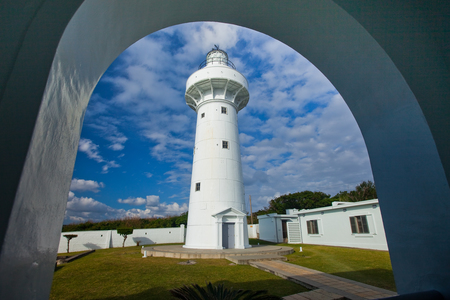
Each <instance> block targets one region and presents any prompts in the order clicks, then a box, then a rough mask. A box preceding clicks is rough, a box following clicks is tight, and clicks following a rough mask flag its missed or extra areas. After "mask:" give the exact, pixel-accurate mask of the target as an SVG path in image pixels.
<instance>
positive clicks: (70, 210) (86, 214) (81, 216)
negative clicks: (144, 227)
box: [64, 192, 188, 224]
mask: <svg viewBox="0 0 450 300" xmlns="http://www.w3.org/2000/svg"><path fill="white" fill-rule="evenodd" d="M159 201H160V199H159V196H155V195H150V196H147V197H146V198H145V199H144V198H140V197H137V198H131V197H130V198H128V199H125V200H122V199H119V200H118V202H119V203H127V204H131V205H143V204H145V205H146V207H145V209H138V208H132V209H129V210H125V209H117V208H113V207H111V206H108V205H106V204H104V203H101V202H99V201H97V200H95V199H93V198H87V197H81V198H78V197H76V196H75V194H74V193H72V192H70V193H69V197H68V202H67V208H66V216H65V219H64V223H65V224H68V223H71V222H86V221H88V220H92V221H94V222H98V221H101V220H105V219H122V218H125V217H139V218H154V217H165V216H173V215H179V214H181V213H183V212H186V211H187V210H188V206H187V204H186V203H184V204H182V205H179V204H178V203H175V202H173V203H171V204H167V203H165V202H163V203H160V202H159ZM137 203H142V204H137Z"/></svg>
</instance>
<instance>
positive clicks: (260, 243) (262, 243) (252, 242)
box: [248, 239, 290, 246]
mask: <svg viewBox="0 0 450 300" xmlns="http://www.w3.org/2000/svg"><path fill="white" fill-rule="evenodd" d="M248 243H249V244H250V245H258V244H259V245H278V244H277V243H272V242H269V241H264V240H259V239H248ZM288 246H290V245H288Z"/></svg>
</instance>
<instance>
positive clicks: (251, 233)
mask: <svg viewBox="0 0 450 300" xmlns="http://www.w3.org/2000/svg"><path fill="white" fill-rule="evenodd" d="M247 227H248V238H249V239H259V224H252V225H247Z"/></svg>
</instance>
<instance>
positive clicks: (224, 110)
mask: <svg viewBox="0 0 450 300" xmlns="http://www.w3.org/2000/svg"><path fill="white" fill-rule="evenodd" d="M222 113H223V114H227V108H226V107H223V106H222Z"/></svg>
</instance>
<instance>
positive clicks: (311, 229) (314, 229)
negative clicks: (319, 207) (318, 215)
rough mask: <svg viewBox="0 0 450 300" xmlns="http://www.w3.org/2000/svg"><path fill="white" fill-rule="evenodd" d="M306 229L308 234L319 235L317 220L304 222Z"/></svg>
mask: <svg viewBox="0 0 450 300" xmlns="http://www.w3.org/2000/svg"><path fill="white" fill-rule="evenodd" d="M306 227H308V234H319V226H317V220H311V221H306Z"/></svg>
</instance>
